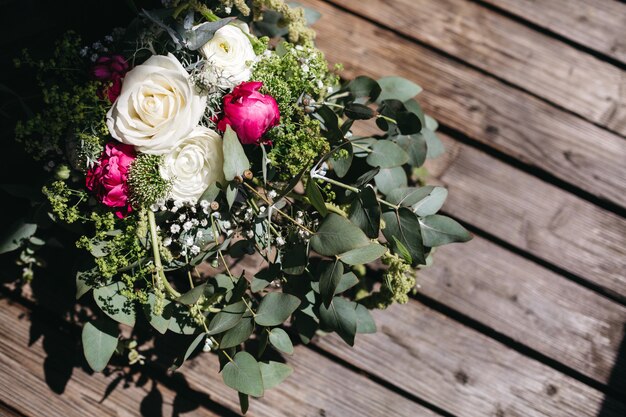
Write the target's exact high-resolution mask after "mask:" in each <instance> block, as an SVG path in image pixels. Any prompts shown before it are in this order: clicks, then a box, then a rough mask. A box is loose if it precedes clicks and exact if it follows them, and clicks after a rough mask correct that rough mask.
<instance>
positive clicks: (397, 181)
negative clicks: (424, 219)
mask: <svg viewBox="0 0 626 417" xmlns="http://www.w3.org/2000/svg"><path fill="white" fill-rule="evenodd" d="M375 181H376V187H377V188H378V191H380V192H381V193H383V194H385V195H386V194H389V193H390V192H391V190H393V189H395V188H398V187H406V185H407V177H406V173H405V172H404V169H403V168H402V167H395V168H386V169H381V170H380V172H379V173H378V174H377V175H376V177H375Z"/></svg>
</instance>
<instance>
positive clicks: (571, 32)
mask: <svg viewBox="0 0 626 417" xmlns="http://www.w3.org/2000/svg"><path fill="white" fill-rule="evenodd" d="M483 1H485V2H486V3H491V4H493V5H494V6H497V7H500V8H501V9H503V10H506V11H508V12H509V13H513V14H515V15H517V16H520V17H522V18H524V19H526V20H528V21H530V22H533V23H534V24H536V25H539V26H541V27H543V28H546V29H549V30H551V31H552V32H554V33H558V34H559V35H561V36H564V37H566V38H569V39H571V40H573V41H575V42H578V43H580V44H581V45H585V46H587V47H589V48H591V49H595V50H596V51H598V52H601V53H603V54H605V55H608V56H610V57H612V58H615V59H617V60H620V61H622V62H626V5H625V4H624V3H623V2H620V1H615V0H543V1H537V0H483Z"/></svg>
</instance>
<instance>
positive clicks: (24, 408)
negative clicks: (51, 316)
mask: <svg viewBox="0 0 626 417" xmlns="http://www.w3.org/2000/svg"><path fill="white" fill-rule="evenodd" d="M29 314H30V312H29V311H28V310H26V309H25V308H24V307H23V306H21V305H19V304H15V303H11V302H10V301H8V300H6V299H3V300H0V334H1V335H2V337H1V338H0V401H2V402H4V403H5V404H7V405H9V406H10V408H11V409H12V410H14V411H17V412H19V413H20V414H22V415H25V416H28V417H38V416H41V417H50V416H67V417H73V416H76V417H84V416H120V417H122V416H124V417H126V416H127V417H131V416H137V415H140V413H147V415H168V416H169V415H174V410H175V409H176V410H177V412H178V413H179V415H181V416H198V417H218V414H216V413H214V412H212V411H210V410H208V409H205V408H202V407H199V406H198V405H197V404H196V403H194V401H193V400H190V399H189V398H188V397H186V393H185V392H178V393H176V392H173V391H172V390H171V389H169V388H167V387H166V386H164V385H163V384H161V383H159V382H158V381H154V380H152V381H146V382H145V385H143V386H142V385H141V384H138V381H137V380H136V379H135V380H133V381H130V382H129V384H128V386H127V387H123V386H124V382H123V381H122V382H121V383H119V385H117V388H115V389H114V390H113V391H112V392H111V394H110V395H109V396H108V397H107V398H106V399H103V398H104V395H105V392H106V390H107V387H108V386H109V384H111V383H112V382H113V381H114V380H115V379H116V376H117V374H112V375H110V376H105V375H103V374H91V375H90V374H88V373H87V372H85V371H84V370H83V369H81V368H79V367H76V366H77V363H76V361H75V360H73V359H72V358H75V357H78V356H77V355H82V354H81V353H80V352H77V351H76V349H75V345H74V344H73V343H72V342H70V341H69V339H68V336H67V334H64V333H63V332H62V331H60V330H58V329H56V328H54V327H53V326H50V325H48V324H43V325H42V326H43V327H44V328H41V327H39V328H38V329H37V330H35V331H43V332H45V333H46V338H49V339H48V340H47V341H46V340H45V339H42V338H38V340H36V341H35V342H34V343H32V344H31V342H30V341H29V333H30V330H33V329H32V328H31V322H30V321H29V319H28V317H29ZM29 329H30V330H29ZM50 345H53V346H50ZM50 349H52V350H53V351H54V353H53V354H50V352H48V351H47V350H50ZM68 366H69V367H70V368H69V369H68ZM72 367H73V368H72ZM68 371H69V374H68ZM70 376H71V378H70V379H69V380H68V381H67V385H65V386H64V387H61V386H60V385H59V384H58V381H61V380H65V379H67V378H69V377H70ZM46 381H51V382H50V384H52V385H53V386H55V387H56V388H55V391H57V392H55V391H53V390H52V389H51V388H50V386H49V385H48V383H47V382H46ZM52 381H56V382H52ZM174 404H176V407H174ZM0 409H1V408H0ZM2 415H5V414H4V411H3V414H2ZM7 415H10V414H7ZM143 415H146V414H143Z"/></svg>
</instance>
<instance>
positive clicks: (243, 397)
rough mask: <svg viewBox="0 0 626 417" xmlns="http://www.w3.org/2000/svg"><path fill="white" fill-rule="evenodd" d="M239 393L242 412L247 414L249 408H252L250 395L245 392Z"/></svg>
mask: <svg viewBox="0 0 626 417" xmlns="http://www.w3.org/2000/svg"><path fill="white" fill-rule="evenodd" d="M237 395H239V408H240V409H241V414H246V413H247V412H248V408H250V397H249V396H248V394H243V393H241V392H238V393H237Z"/></svg>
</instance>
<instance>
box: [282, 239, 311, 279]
mask: <svg viewBox="0 0 626 417" xmlns="http://www.w3.org/2000/svg"><path fill="white" fill-rule="evenodd" d="M281 261H282V266H283V272H284V273H285V274H289V275H300V274H302V273H303V272H304V270H305V269H306V266H307V265H308V263H309V249H308V248H307V246H306V244H305V243H302V242H299V243H296V244H294V245H289V246H288V247H287V248H285V249H284V250H283V252H282V254H281Z"/></svg>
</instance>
